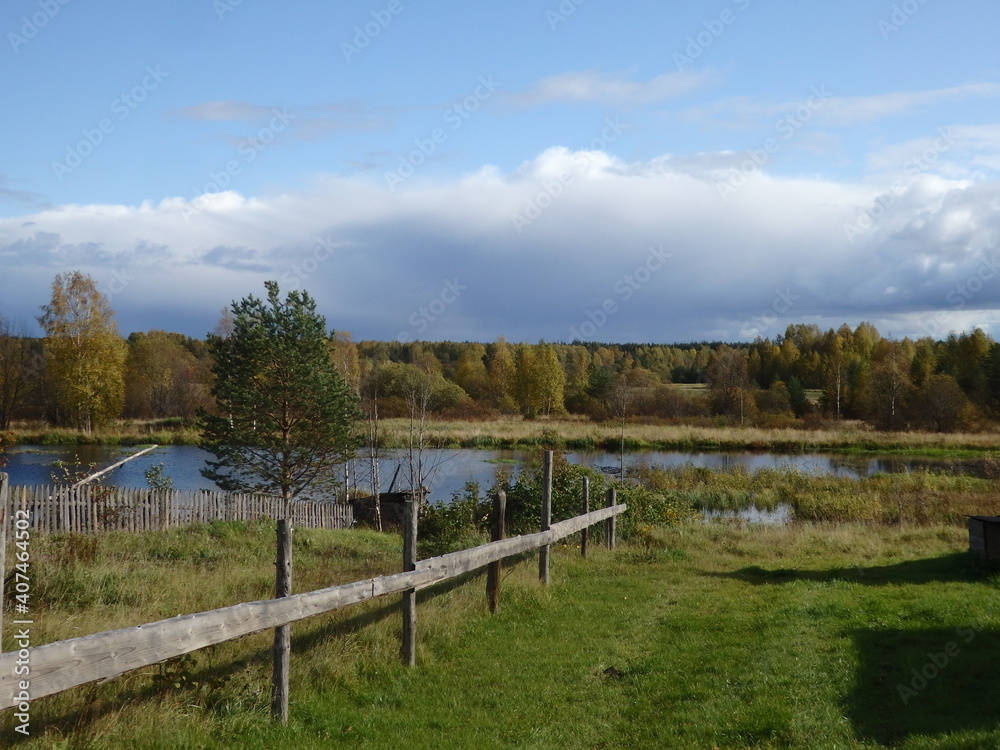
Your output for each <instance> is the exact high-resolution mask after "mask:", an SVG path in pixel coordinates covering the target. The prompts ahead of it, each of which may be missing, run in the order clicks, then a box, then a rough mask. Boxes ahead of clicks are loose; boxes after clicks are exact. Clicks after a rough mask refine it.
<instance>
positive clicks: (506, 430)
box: [384, 418, 1000, 457]
mask: <svg viewBox="0 0 1000 750" xmlns="http://www.w3.org/2000/svg"><path fill="white" fill-rule="evenodd" d="M408 428H409V423H408V422H407V421H406V420H403V419H388V420H384V435H385V436H386V442H387V443H388V444H391V445H394V446H397V445H398V446H402V445H404V444H405V442H406V436H407V431H408ZM426 430H427V435H428V438H429V440H430V441H431V443H432V444H436V445H442V446H447V447H456V448H458V447H461V448H522V447H536V446H540V445H545V446H549V447H560V448H568V449H572V450H593V449H604V450H611V451H617V450H618V449H619V446H620V441H621V425H620V424H614V423H604V424H596V423H594V422H592V421H591V420H588V419H582V418H581V419H551V420H536V421H525V420H521V419H497V420H491V421H485V422H462V421H435V420H431V421H429V422H427V424H426ZM625 447H626V450H632V451H634V450H686V451H720V450H731V451H744V450H751V451H754V450H761V451H763V450H768V451H775V452H791V453H803V452H805V453H810V452H820V453H877V454H892V453H901V454H910V455H925V456H942V457H946V456H955V457H959V456H981V455H983V454H985V453H989V452H993V451H996V450H998V449H1000V434H998V433H994V432H984V433H929V432H878V431H875V430H870V429H868V428H867V427H866V426H864V425H862V424H859V423H844V424H843V425H841V426H838V427H836V428H831V429H816V430H809V429H793V428H758V427H734V426H726V427H699V426H691V425H672V424H642V423H629V424H626V426H625Z"/></svg>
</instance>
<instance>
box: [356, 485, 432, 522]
mask: <svg viewBox="0 0 1000 750" xmlns="http://www.w3.org/2000/svg"><path fill="white" fill-rule="evenodd" d="M427 495H428V490H427V488H426V487H425V488H424V489H423V490H422V491H420V492H418V491H416V490H404V491H403V492H382V493H380V494H379V496H378V497H379V500H380V502H379V505H380V506H381V510H382V527H383V528H400V527H402V525H403V508H404V507H405V506H406V503H407V501H409V500H418V501H419V502H418V503H417V506H418V507H423V505H424V503H425V502H426V501H427ZM351 509H352V510H353V511H354V515H353V518H354V522H355V523H367V524H371V525H373V526H374V525H375V523H376V519H375V496H374V495H368V496H367V497H358V498H355V499H354V500H352V501H351Z"/></svg>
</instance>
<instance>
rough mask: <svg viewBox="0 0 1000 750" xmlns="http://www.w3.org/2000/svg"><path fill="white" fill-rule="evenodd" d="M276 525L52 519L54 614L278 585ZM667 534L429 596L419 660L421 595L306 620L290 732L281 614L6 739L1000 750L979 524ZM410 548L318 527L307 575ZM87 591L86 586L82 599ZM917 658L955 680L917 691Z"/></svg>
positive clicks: (996, 624)
mask: <svg viewBox="0 0 1000 750" xmlns="http://www.w3.org/2000/svg"><path fill="white" fill-rule="evenodd" d="M272 535H273V528H272V527H270V526H269V525H267V524H252V525H245V524H211V525H208V526H202V527H195V528H193V529H190V530H174V531H171V532H167V533H164V534H150V535H146V536H143V537H139V536H127V535H117V534H116V535H109V536H107V537H101V538H100V539H99V541H98V542H97V543H96V544H95V543H93V542H90V541H85V540H81V539H79V538H62V539H51V540H46V539H44V538H38V539H37V540H36V542H37V546H36V547H35V553H34V554H35V561H36V563H37V565H38V568H37V569H36V571H35V576H36V581H38V582H39V584H41V580H42V578H43V577H45V576H49V575H54V574H55V573H56V572H57V571H58V570H61V569H63V568H67V567H68V568H73V569H74V570H75V571H76V577H77V578H79V579H80V580H79V581H77V582H76V583H75V584H74V586H75V587H76V588H74V586H68V587H64V586H62V585H60V586H56V585H55V584H52V589H53V590H52V591H51V592H49V593H48V594H47V595H46V597H47V598H46V599H45V600H44V601H43V602H41V603H44V604H45V607H44V608H42V609H40V610H39V611H38V612H37V613H36V621H37V622H38V623H39V629H40V633H44V634H45V635H47V636H48V637H49V638H60V637H65V636H66V635H67V634H74V633H77V634H79V633H80V632H93V631H94V630H98V629H100V628H102V627H110V626H112V625H113V626H115V627H121V626H124V625H128V624H135V623H136V622H143V621H146V620H148V619H154V618H153V617H152V616H153V615H154V614H156V616H170V615H173V614H177V613H178V612H181V611H194V610H195V609H197V608H210V607H217V606H223V605H225V604H231V603H233V602H235V601H240V600H243V599H250V598H255V597H257V596H259V595H261V593H262V592H264V591H265V590H266V589H267V588H268V587H269V586H270V580H271V576H272V575H273V565H272V563H271V561H272V560H273V548H272V544H273V543H272ZM644 539H645V544H643V545H637V546H623V547H621V548H619V549H618V550H617V551H615V552H608V551H607V550H604V549H601V548H595V549H593V551H592V554H591V556H590V559H588V560H586V561H582V560H580V558H579V553H578V551H577V550H576V549H575V546H574V544H575V542H574V543H573V544H568V545H565V546H560V547H558V548H557V549H556V550H555V551H554V555H553V566H552V584H551V586H550V587H548V588H547V589H543V588H542V587H540V586H539V584H538V583H537V580H536V576H537V567H536V566H535V565H533V563H532V562H531V561H526V562H523V563H521V564H520V565H518V566H517V567H515V568H513V569H511V570H508V571H507V572H506V577H505V579H504V583H503V589H502V595H501V609H500V612H499V613H498V614H497V615H496V616H490V615H489V614H488V613H487V612H486V611H485V602H484V599H485V597H484V595H483V581H482V579H481V578H477V579H474V580H470V581H468V582H465V583H462V584H460V585H451V586H442V587H437V588H435V589H432V590H427V591H423V592H421V594H420V605H419V608H418V637H419V641H418V651H417V667H416V668H415V669H411V670H407V669H404V668H403V667H401V666H400V665H399V664H398V648H399V642H398V634H399V611H398V599H397V598H393V599H392V600H391V601H389V600H386V601H376V602H372V603H369V604H366V605H359V606H358V607H353V608H350V609H348V610H344V611H343V612H337V613H330V614H328V615H322V616H319V617H315V618H312V619H310V620H308V621H305V622H303V623H298V624H295V625H293V656H292V681H291V682H292V684H291V698H292V701H291V721H290V724H289V726H288V727H287V728H283V727H278V726H275V725H273V724H272V723H271V722H270V720H269V717H268V695H267V691H268V685H269V671H270V663H269V655H268V647H269V645H270V635H269V634H267V633H264V634H259V635H256V636H251V637H248V638H244V639H241V640H239V641H237V642H234V643H228V644H223V645H220V646H217V647H213V648H211V649H206V650H204V651H202V652H199V653H197V654H194V655H192V656H191V657H188V658H185V659H181V660H174V661H173V662H170V663H168V664H166V665H163V666H159V667H152V668H149V669H146V670H141V671H140V672H138V673H134V674H133V675H131V676H126V677H124V678H121V679H118V680H115V681H112V682H110V683H108V684H106V685H99V686H85V687H81V688H77V689H74V690H72V691H69V692H68V693H66V694H63V695H61V696H54V697H52V698H47V699H42V700H39V701H37V702H35V703H34V704H33V706H32V712H33V721H32V729H33V735H34V736H33V737H32V738H31V739H29V740H28V741H19V740H18V739H17V737H16V736H15V735H13V733H12V732H11V730H10V721H11V719H10V716H9V712H8V713H7V715H6V716H4V722H3V730H2V731H3V737H4V743H5V745H6V746H10V747H19V748H74V749H77V748H79V749H80V750H88V749H91V748H92V749H94V750H96V749H97V748H133V747H136V748H230V747H240V748H330V747H357V748H390V747H399V746H405V747H408V748H462V749H463V750H464V749H465V748H470V747H475V748H506V747H523V748H622V747H626V748H660V747H662V748H682V749H683V748H716V747H718V748H720V749H722V748H753V747H760V748H809V749H810V750H812V749H813V748H831V749H832V748H890V747H891V748H903V749H904V750H918V749H921V748H931V747H933V748H955V749H956V750H957V749H959V748H962V749H963V750H964V749H970V750H971V749H972V748H988V747H997V746H1000V710H998V708H997V704H996V701H995V697H994V696H995V679H996V678H995V676H996V674H997V673H998V671H1000V609H998V607H997V604H998V598H1000V578H998V577H996V576H995V575H993V574H992V573H991V572H990V571H987V570H982V569H980V568H978V567H976V566H975V565H973V564H972V563H971V561H970V560H969V559H968V557H967V555H966V553H965V552H964V549H965V547H966V546H967V538H966V535H965V532H964V531H963V530H962V529H961V528H960V527H954V526H932V527H924V528H904V529H898V528H884V527H882V528H880V527H874V526H861V525H837V526H830V525H817V526H813V525H804V524H803V525H797V526H792V527H788V528H783V529H767V528H741V527H739V526H735V525H725V524H719V525H711V526H702V525H685V526H681V527H678V528H676V529H672V530H655V531H653V532H652V533H650V534H647V535H645V537H644ZM398 552H399V540H398V538H397V537H394V536H392V535H387V534H386V535H380V534H374V533H367V532H297V537H296V546H295V554H296V567H295V576H296V590H297V591H301V590H307V589H309V588H316V587H318V586H321V585H329V584H330V583H334V582H343V581H348V580H354V579H356V578H360V577H364V576H366V575H372V574H376V573H380V572H387V571H389V570H393V569H395V566H396V565H397V563H396V560H397V559H398ZM108 575H113V576H114V581H115V583H114V586H110V585H109V583H108V579H107V576H108ZM74 580H75V579H74ZM69 589H72V590H76V589H79V591H80V593H78V594H76V595H74V596H75V597H76V598H70V599H67V598H66V597H65V596H60V592H63V593H65V590H69ZM109 591H112V592H113V595H107V596H105V595H103V594H104V592H109ZM970 636H971V637H970ZM37 642H41V639H39V640H38V641H37ZM949 644H953V645H949ZM7 647H8V648H9V647H10V644H7ZM949 653H950V654H951V655H948V654H949ZM942 654H944V655H947V663H943V665H942V666H940V667H937V668H936V672H935V666H934V660H935V659H941V658H943V657H942V656H941V655H942ZM928 664H931V665H932V666H931V667H930V668H928V667H927V665H928ZM610 667H614V668H615V670H617V672H618V673H619V674H618V676H614V675H611V676H609V675H607V674H605V670H607V669H609V668H610ZM913 670H918V672H919V671H921V670H926V672H927V673H928V674H930V673H932V672H934V673H935V674H934V676H933V677H932V678H931V679H929V680H927V681H926V684H925V685H921V684H919V683H917V688H919V689H914V688H913V687H910V688H909V689H910V690H912V691H913V694H909V693H906V692H905V691H903V692H902V693H901V691H900V688H899V686H900V685H903V686H904V687H908V686H911V685H912V684H913V680H914V676H913ZM904 698H905V701H904Z"/></svg>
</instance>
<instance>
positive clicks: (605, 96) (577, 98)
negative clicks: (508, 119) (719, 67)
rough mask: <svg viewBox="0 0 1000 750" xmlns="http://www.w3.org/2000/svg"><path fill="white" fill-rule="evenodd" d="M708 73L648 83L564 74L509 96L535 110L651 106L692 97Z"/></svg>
mask: <svg viewBox="0 0 1000 750" xmlns="http://www.w3.org/2000/svg"><path fill="white" fill-rule="evenodd" d="M711 77H712V74H711V73H709V72H707V71H701V72H695V71H684V72H679V73H664V74H662V75H659V76H656V77H655V78H653V79H651V80H649V81H635V80H631V79H629V78H626V77H624V76H609V75H603V74H601V73H596V72H594V71H580V72H571V73H561V74H559V75H554V76H550V77H548V78H544V79H542V80H541V81H539V82H538V83H536V84H534V85H533V86H531V87H530V88H528V89H527V90H526V91H523V92H521V93H518V94H514V95H513V96H511V97H510V100H511V101H513V102H514V103H515V104H516V105H518V106H522V107H533V106H538V105H543V104H554V103H560V102H569V103H573V104H608V105H615V106H630V105H641V104H650V103H653V102H659V101H664V100H666V99H672V98H675V97H678V96H683V95H684V94H689V93H691V92H692V91H695V90H697V89H699V88H701V87H702V86H704V85H705V84H706V83H707V82H708V81H709V80H711Z"/></svg>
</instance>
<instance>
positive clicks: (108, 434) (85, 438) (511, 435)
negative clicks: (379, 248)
mask: <svg viewBox="0 0 1000 750" xmlns="http://www.w3.org/2000/svg"><path fill="white" fill-rule="evenodd" d="M698 387H699V388H701V387H702V386H698ZM692 390H694V388H692ZM833 424H834V426H832V427H827V428H824V429H805V428H801V429H800V428H792V427H782V428H762V427H739V426H731V425H729V426H696V425H682V424H651V423H643V422H630V423H628V424H626V426H625V447H626V450H630V451H636V450H685V451H721V450H730V451H744V450H751V451H757V450H760V451H763V450H769V451H775V452H790V453H802V452H822V453H847V454H850V453H861V454H863V453H873V454H894V453H897V454H908V455H923V456H941V457H949V456H954V457H964V456H981V455H983V454H986V453H990V452H994V451H998V450H1000V433H997V432H978V433H932V432H879V431H877V430H872V429H869V428H868V427H867V426H865V425H864V424H862V423H858V422H843V423H840V424H836V423H833ZM425 428H426V437H427V439H428V441H429V444H430V445H433V446H441V447H449V448H494V449H500V448H530V447H537V446H540V445H546V446H549V447H559V448H567V449H571V450H597V449H601V450H611V451H617V450H619V448H620V445H621V425H620V424H619V423H614V422H608V423H595V422H593V421H592V420H590V419H587V418H584V417H567V418H559V419H556V418H553V419H539V420H523V419H520V418H514V417H504V418H497V419H492V420H484V421H465V420H435V419H431V420H428V421H427V422H426V424H425ZM409 429H410V424H409V421H408V420H406V419H385V420H382V434H383V444H384V445H385V447H390V448H392V447H404V446H406V445H407V444H408V439H409V437H408V436H409ZM12 434H13V437H14V442H16V443H19V444H22V445H28V444H34V445H39V444H40V445H58V444H63V445H65V444H74V443H103V444H114V445H119V444H121V445H146V444H151V443H156V444H158V445H197V443H198V440H199V435H198V431H197V429H196V427H195V426H193V425H184V424H183V423H182V422H180V421H179V420H161V421H159V422H156V421H151V422H143V421H123V422H121V423H120V424H119V425H118V426H116V427H114V428H112V429H110V430H107V431H105V432H101V433H82V432H79V431H76V430H68V429H57V428H52V427H49V426H46V425H41V424H31V425H28V424H22V425H15V426H14V429H13V430H12Z"/></svg>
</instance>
